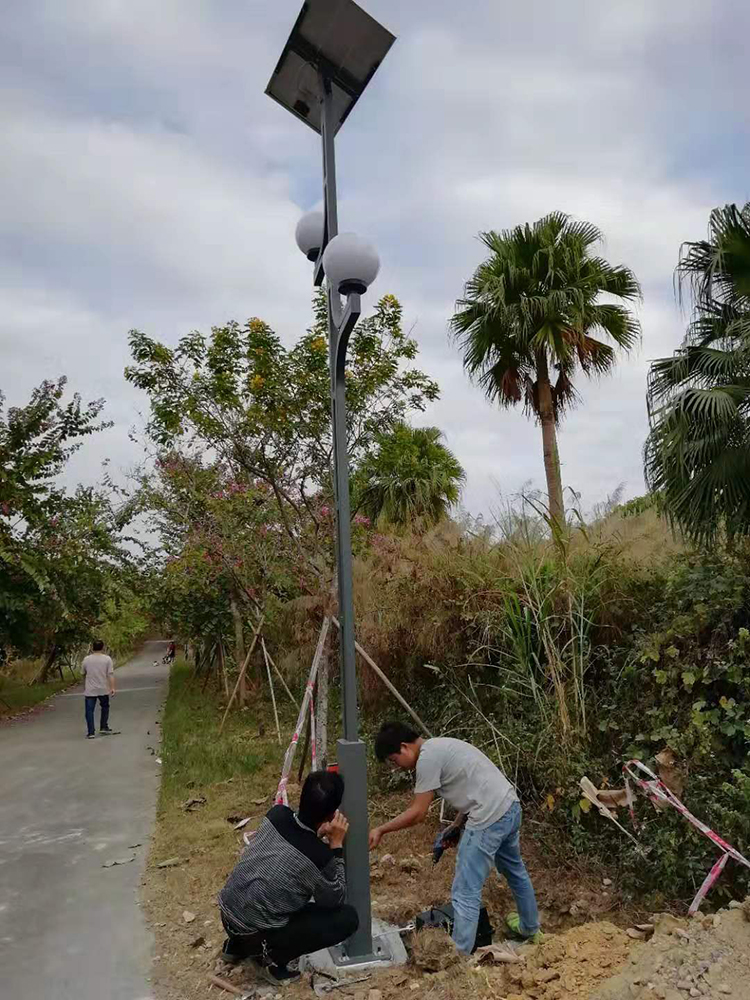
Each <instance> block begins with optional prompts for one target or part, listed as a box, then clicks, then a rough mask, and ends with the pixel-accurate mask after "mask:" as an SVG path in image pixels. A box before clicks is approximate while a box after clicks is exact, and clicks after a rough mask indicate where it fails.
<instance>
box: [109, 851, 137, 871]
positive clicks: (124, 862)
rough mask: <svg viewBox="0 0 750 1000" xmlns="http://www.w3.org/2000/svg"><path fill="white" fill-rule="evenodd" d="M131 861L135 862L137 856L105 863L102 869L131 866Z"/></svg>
mask: <svg viewBox="0 0 750 1000" xmlns="http://www.w3.org/2000/svg"><path fill="white" fill-rule="evenodd" d="M131 861H135V854H133V855H132V856H131V857H129V858H115V859H114V860H113V861H105V862H104V864H103V865H102V868H114V867H115V865H129V864H130V862H131Z"/></svg>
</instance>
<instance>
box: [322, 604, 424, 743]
mask: <svg viewBox="0 0 750 1000" xmlns="http://www.w3.org/2000/svg"><path fill="white" fill-rule="evenodd" d="M333 624H334V625H335V626H336V628H337V629H339V631H340V630H341V625H340V624H339V620H338V618H334V619H333ZM354 647H355V649H356V650H357V652H358V653H359V655H360V656H361V657H362V659H363V660H364V661H365V663H366V664H367V666H368V667H370V668H371V669H372V670H374V671H375V673H376V674H377V676H378V677H379V678H380V680H381V681H382V682H383V683H384V684H385V686H386V687H387V688H388V690H389V691H390V692H391V694H392V695H393V697H394V698H395V699H396V701H397V702H398V703H399V705H401V706H402V707H403V708H405V709H406V711H407V712H408V713H409V715H410V716H411V717H412V719H414V721H415V722H416V723H417V725H418V726H419V728H420V729H421V730H422V732H423V733H424V734H425V736H427V737H428V738H429V739H432V738H433V737H432V733H431V732H430V730H429V729H428V728H427V726H426V725H425V724H424V722H422V720H421V719H420V718H419V716H418V715H417V713H416V712H415V711H414V709H413V708H412V707H411V705H410V704H409V703H408V701H407V700H406V699H405V698H404V697H403V695H402V694H401V693H400V692H399V691H398V690H397V689H396V688H395V687H394V686H393V684H392V683H391V682H390V680H389V679H388V678H387V677H386V675H385V674H384V673H383V671H382V670H381V669H380V667H379V666H378V665H377V663H376V662H375V661H374V660H373V659H372V657H371V656H369V655H368V654H367V653H366V652H365V651H364V649H362V647H361V646H360V644H359V643H358V642H355V643H354Z"/></svg>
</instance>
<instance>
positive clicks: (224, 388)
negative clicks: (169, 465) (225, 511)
mask: <svg viewBox="0 0 750 1000" xmlns="http://www.w3.org/2000/svg"><path fill="white" fill-rule="evenodd" d="M314 311H315V316H314V323H313V326H312V327H311V328H310V330H308V331H307V333H306V334H305V335H304V336H303V337H302V338H301V339H300V340H299V341H298V342H297V344H295V345H294V346H293V347H292V348H290V349H287V348H286V347H284V345H283V344H282V343H281V340H280V338H279V337H278V336H277V335H276V334H275V333H274V332H273V331H272V330H271V328H270V327H269V326H268V325H267V324H266V323H264V322H262V321H261V320H259V319H252V320H249V321H248V322H247V323H245V324H244V326H240V325H239V324H238V323H229V324H227V326H224V327H214V328H213V329H212V331H211V335H210V337H209V338H208V339H207V338H205V337H204V336H203V335H202V334H200V333H193V334H190V335H188V336H186V337H184V338H183V339H182V340H181V341H180V342H179V343H178V345H177V346H176V347H175V348H169V347H167V346H165V345H164V344H161V343H159V342H158V341H156V340H153V339H152V338H151V337H148V336H146V335H145V334H143V333H139V332H138V331H133V332H131V334H130V346H131V352H132V355H133V360H134V364H133V365H131V366H129V367H128V368H127V369H126V372H125V375H126V378H127V379H128V380H129V381H130V382H132V383H133V384H134V385H137V386H139V387H140V388H141V389H143V390H145V391H146V392H147V393H148V395H149V397H150V400H151V421H150V423H149V433H150V435H151V436H152V438H153V439H154V440H155V441H156V442H157V444H158V445H160V446H161V447H162V448H171V447H173V446H174V445H175V444H176V443H178V442H182V447H183V450H184V447H185V446H189V445H190V444H193V445H194V446H195V447H196V448H197V449H198V450H199V451H204V450H206V449H212V450H213V451H214V452H215V453H216V454H217V456H219V458H220V460H221V461H222V462H223V463H224V465H225V466H226V468H227V470H229V471H231V473H232V474H233V475H234V476H236V477H238V478H239V477H242V478H243V479H244V480H245V481H246V482H250V481H253V482H261V483H264V484H265V485H266V486H267V487H268V488H269V489H270V490H271V492H272V495H273V497H274V499H275V501H276V505H277V517H278V518H279V519H280V521H281V524H282V527H283V529H284V531H285V532H286V534H287V536H288V537H289V538H291V539H293V540H294V541H295V544H297V545H298V546H300V545H301V541H300V539H301V535H302V534H303V531H302V530H301V528H300V525H302V524H304V523H306V522H307V521H312V522H313V524H314V525H315V526H316V527H320V526H321V522H320V518H319V516H318V509H319V506H320V505H319V503H318V499H319V496H320V494H323V495H324V496H325V497H328V496H330V493H331V483H330V466H331V455H332V441H331V431H330V380H329V368H328V342H327V323H326V313H325V296H324V294H323V293H318V294H317V296H316V298H315V300H314ZM416 355H417V345H416V342H415V341H414V340H413V339H411V338H410V337H408V336H407V335H406V334H405V333H404V331H403V327H402V310H401V306H400V305H399V303H398V301H397V300H396V299H395V298H394V297H393V296H391V295H386V296H385V297H384V298H382V299H381V300H380V302H379V303H378V305H377V307H376V309H375V313H374V315H372V316H370V317H368V318H367V319H365V320H363V321H362V322H361V323H360V324H359V325H358V326H357V327H356V329H355V331H354V334H353V335H352V339H351V342H350V348H349V364H348V367H347V403H348V407H349V415H348V416H349V423H348V435H349V457H350V462H351V464H352V467H355V466H356V465H357V464H358V463H359V462H360V461H361V460H362V459H363V458H364V456H365V455H367V454H368V453H369V451H370V450H371V449H372V447H373V444H374V441H375V437H376V435H377V434H378V433H379V432H380V431H382V430H383V429H384V428H387V427H389V426H393V425H394V424H396V423H397V422H398V421H400V420H402V419H403V418H404V417H405V416H406V414H407V413H409V412H410V411H412V410H423V409H424V408H425V406H426V405H427V403H428V402H430V401H432V400H434V399H436V398H437V396H438V388H437V385H436V384H435V382H434V381H433V380H432V379H430V378H428V376H427V375H425V374H424V373H423V372H420V371H418V370H416V369H414V368H411V367H410V366H409V363H410V362H412V361H413V360H414V358H415V357H416Z"/></svg>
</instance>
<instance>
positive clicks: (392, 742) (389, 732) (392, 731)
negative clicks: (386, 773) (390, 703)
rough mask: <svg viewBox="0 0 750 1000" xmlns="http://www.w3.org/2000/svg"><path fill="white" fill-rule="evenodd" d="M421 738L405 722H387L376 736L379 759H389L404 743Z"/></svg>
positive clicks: (376, 750) (376, 751)
mask: <svg viewBox="0 0 750 1000" xmlns="http://www.w3.org/2000/svg"><path fill="white" fill-rule="evenodd" d="M418 739H419V733H415V732H414V730H413V729H412V728H411V726H406V725H404V723H403V722H386V723H385V725H384V726H382V727H381V729H380V732H379V733H378V735H377V736H376V737H375V756H376V757H377V758H378V760H381V761H382V760H387V759H388V758H389V757H390V756H391V754H392V753H398V752H399V750H400V749H401V744H402V743H414V742H415V741H416V740H418Z"/></svg>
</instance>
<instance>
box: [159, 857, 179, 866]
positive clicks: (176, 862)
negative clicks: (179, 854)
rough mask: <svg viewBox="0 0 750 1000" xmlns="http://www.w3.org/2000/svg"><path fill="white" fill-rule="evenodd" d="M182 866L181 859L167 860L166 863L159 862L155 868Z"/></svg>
mask: <svg viewBox="0 0 750 1000" xmlns="http://www.w3.org/2000/svg"><path fill="white" fill-rule="evenodd" d="M181 864H182V858H167V860H166V861H160V862H159V864H158V865H157V866H156V867H157V868H176V867H177V865H181Z"/></svg>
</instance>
